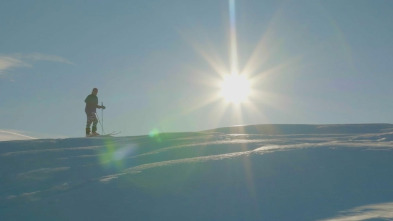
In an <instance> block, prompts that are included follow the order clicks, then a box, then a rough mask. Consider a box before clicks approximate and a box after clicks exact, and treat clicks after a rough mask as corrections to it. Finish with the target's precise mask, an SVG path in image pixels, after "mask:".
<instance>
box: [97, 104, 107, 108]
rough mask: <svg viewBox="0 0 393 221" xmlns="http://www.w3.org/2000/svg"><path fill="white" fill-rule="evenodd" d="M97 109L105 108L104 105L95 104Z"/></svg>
mask: <svg viewBox="0 0 393 221" xmlns="http://www.w3.org/2000/svg"><path fill="white" fill-rule="evenodd" d="M97 108H101V109H105V106H104V105H102V106H101V105H98V104H97Z"/></svg>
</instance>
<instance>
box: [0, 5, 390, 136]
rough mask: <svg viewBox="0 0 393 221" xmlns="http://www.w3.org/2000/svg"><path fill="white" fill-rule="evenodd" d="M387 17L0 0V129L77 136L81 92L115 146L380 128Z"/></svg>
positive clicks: (344, 11) (385, 117)
mask: <svg viewBox="0 0 393 221" xmlns="http://www.w3.org/2000/svg"><path fill="white" fill-rule="evenodd" d="M392 9H393V2H392V1H389V0H375V1H363V0H358V1H356V2H355V1H339V0H330V1H311V0H310V1H305V0H299V1H289V0H287V1H276V0H274V1H273V0H272V1H261V0H229V1H226V0H214V1H211V0H200V1H191V0H169V1H168V0H155V1H143V0H135V1H122V0H118V1H72V0H68V1H8V0H4V1H1V3H0V129H1V130H2V131H11V132H12V133H18V134H27V135H28V136H29V137H78V136H84V132H85V129H84V128H85V124H86V116H85V112H84V106H85V104H84V99H85V98H86V96H87V95H89V94H90V93H91V90H92V89H93V88H94V87H96V88H98V89H99V92H98V98H99V102H100V104H101V102H103V104H104V105H105V106H106V107H107V108H106V109H105V110H104V111H103V112H101V110H99V111H98V114H99V116H100V118H102V117H103V120H104V121H103V125H104V129H105V132H111V131H121V134H122V135H124V136H126V135H144V134H149V133H152V132H155V131H159V132H178V131H200V130H206V129H212V128H218V127H225V126H232V125H239V124H242V125H250V124H282V123H285V124H345V123H392V122H393V115H392V114H391V111H392V110H393V103H392V102H391V99H390V98H391V95H392V94H393V88H392V87H391V82H392V80H393V75H392V70H393V55H392V53H391V51H393V41H392V39H393V27H392V26H393V25H392V23H391V21H392V20H393V14H392V13H391V11H392ZM233 72H237V73H239V74H241V75H243V76H246V77H247V79H248V80H249V82H250V87H251V89H250V90H251V92H250V94H249V96H248V98H247V99H246V100H245V101H244V102H241V103H230V102H228V101H227V100H226V99H224V98H223V97H222V96H220V85H221V84H222V82H223V79H225V76H226V75H228V74H231V73H233ZM99 127H101V126H100V125H99ZM99 132H100V130H99Z"/></svg>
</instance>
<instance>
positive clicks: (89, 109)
mask: <svg viewBox="0 0 393 221" xmlns="http://www.w3.org/2000/svg"><path fill="white" fill-rule="evenodd" d="M97 93H98V89H97V88H93V91H92V92H91V94H90V95H88V96H87V97H86V99H85V103H86V107H85V112H86V117H87V123H86V136H98V135H100V134H98V133H97V123H98V119H97V116H96V109H97V108H102V109H105V106H100V105H98V97H97ZM91 124H93V127H92V130H91V134H90V125H91Z"/></svg>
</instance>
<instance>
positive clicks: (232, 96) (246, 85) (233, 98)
mask: <svg viewBox="0 0 393 221" xmlns="http://www.w3.org/2000/svg"><path fill="white" fill-rule="evenodd" d="M249 95H250V81H249V80H248V79H247V78H246V77H245V76H243V75H236V74H233V75H228V76H226V77H225V78H224V81H223V82H222V84H221V96H222V97H224V98H225V100H226V101H228V102H231V103H241V102H244V101H245V100H247V98H248V96H249Z"/></svg>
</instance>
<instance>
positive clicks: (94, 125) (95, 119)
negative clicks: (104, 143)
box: [92, 113, 98, 134]
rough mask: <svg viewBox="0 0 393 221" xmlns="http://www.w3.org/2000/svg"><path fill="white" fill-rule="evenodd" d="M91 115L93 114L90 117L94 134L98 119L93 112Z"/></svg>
mask: <svg viewBox="0 0 393 221" xmlns="http://www.w3.org/2000/svg"><path fill="white" fill-rule="evenodd" d="M92 115H93V116H92V119H93V128H92V133H93V134H96V133H97V123H98V119H97V117H96V114H95V113H93V114H92Z"/></svg>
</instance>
